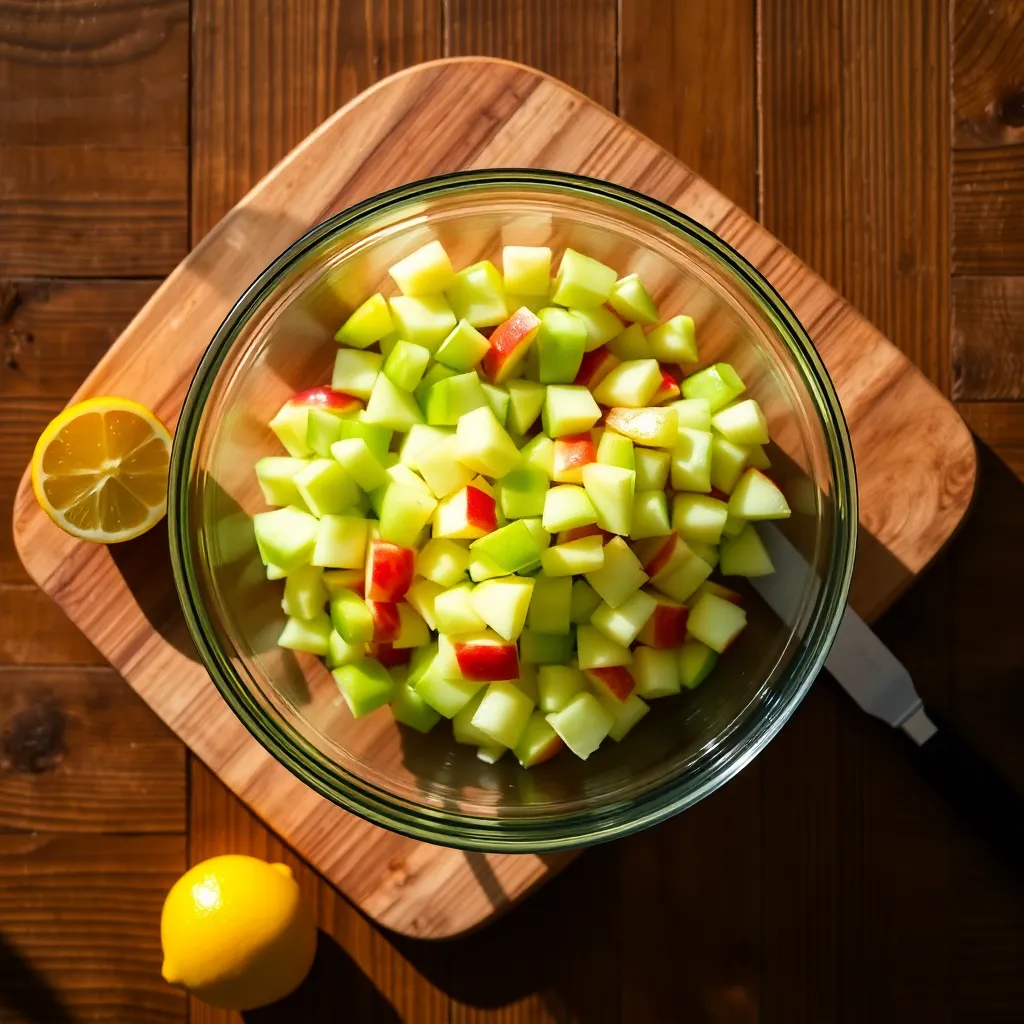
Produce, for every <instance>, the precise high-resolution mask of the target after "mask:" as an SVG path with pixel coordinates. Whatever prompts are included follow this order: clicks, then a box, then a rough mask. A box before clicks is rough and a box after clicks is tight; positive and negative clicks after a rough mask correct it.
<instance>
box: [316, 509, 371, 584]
mask: <svg viewBox="0 0 1024 1024" xmlns="http://www.w3.org/2000/svg"><path fill="white" fill-rule="evenodd" d="M360 521H361V522H365V523H366V524H367V527H369V522H368V521H367V520H360ZM367 533H369V530H367ZM364 550H365V549H364ZM365 559H366V556H365V554H364V555H363V556H362V557H360V559H359V568H358V569H325V570H324V586H325V587H326V588H327V593H328V594H329V595H330V596H331V597H334V595H335V594H336V593H337V592H338V591H339V590H352V591H354V592H355V593H357V594H358V595H359V596H360V597H362V596H363V591H364V589H365V578H364V575H363V566H364V564H365Z"/></svg>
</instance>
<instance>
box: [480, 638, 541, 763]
mask: <svg viewBox="0 0 1024 1024" xmlns="http://www.w3.org/2000/svg"><path fill="white" fill-rule="evenodd" d="M511 646H512V651H513V654H514V653H515V645H514V644H513V645H511ZM532 713H533V701H532V700H530V698H529V697H527V696H526V694H525V693H523V692H522V690H520V689H519V688H518V687H517V686H516V685H515V683H513V682H510V681H507V680H505V681H498V682H492V683H491V685H490V686H488V687H487V691H486V693H485V694H484V698H483V700H482V701H481V702H480V705H479V707H477V709H476V711H475V713H474V714H473V725H474V726H476V728H478V729H479V730H480V731H481V732H483V733H485V734H486V735H487V736H489V737H490V738H491V740H492V741H493V742H494V743H498V744H500V745H501V746H503V747H515V746H516V744H518V743H519V740H520V739H521V738H522V735H523V732H524V730H525V729H526V725H527V722H529V720H530V715H531V714H532Z"/></svg>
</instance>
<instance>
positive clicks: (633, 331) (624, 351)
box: [608, 324, 654, 362]
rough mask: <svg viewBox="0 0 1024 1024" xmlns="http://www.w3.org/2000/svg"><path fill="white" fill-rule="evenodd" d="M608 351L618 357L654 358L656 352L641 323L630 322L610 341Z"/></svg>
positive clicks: (623, 359) (628, 358)
mask: <svg viewBox="0 0 1024 1024" xmlns="http://www.w3.org/2000/svg"><path fill="white" fill-rule="evenodd" d="M608 351H609V352H611V353H612V355H614V356H615V357H616V358H617V359H621V360H622V361H623V362H626V361H628V360H630V359H653V358H654V353H653V352H652V351H651V346H650V344H649V343H648V341H647V335H646V334H644V329H643V328H642V327H641V326H640V325H639V324H630V325H629V326H628V327H627V328H626V329H625V330H624V331H622V332H621V333H620V334H617V335H616V336H615V337H614V338H612V340H611V341H609V342H608Z"/></svg>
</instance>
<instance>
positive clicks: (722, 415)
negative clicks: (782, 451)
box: [711, 398, 769, 445]
mask: <svg viewBox="0 0 1024 1024" xmlns="http://www.w3.org/2000/svg"><path fill="white" fill-rule="evenodd" d="M711 425H712V426H713V427H714V428H715V430H717V431H718V432H719V433H720V434H721V435H722V437H724V438H725V439H726V440H727V441H732V442H733V444H744V445H745V444H757V445H761V444H767V443H768V441H769V437H768V421H767V420H766V419H765V416H764V413H763V412H762V411H761V406H759V405H758V404H757V402H755V401H754V399H753V398H747V399H744V400H743V401H742V402H734V403H733V404H732V405H727V406H726V407H725V408H724V409H719V410H718V412H716V413H715V415H714V416H713V417H712V419H711Z"/></svg>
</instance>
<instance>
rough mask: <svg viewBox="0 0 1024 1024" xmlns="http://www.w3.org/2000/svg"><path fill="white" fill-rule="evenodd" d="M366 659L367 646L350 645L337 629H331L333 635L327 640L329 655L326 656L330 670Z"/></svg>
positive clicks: (326, 662) (326, 663)
mask: <svg viewBox="0 0 1024 1024" xmlns="http://www.w3.org/2000/svg"><path fill="white" fill-rule="evenodd" d="M328 621H330V620H328ZM365 657H366V644H350V643H349V642H348V641H347V640H345V639H343V638H342V636H341V634H340V633H339V632H338V631H337V630H336V629H334V628H333V627H332V628H331V634H330V636H329V637H328V638H327V653H326V654H325V655H324V664H325V665H326V666H327V667H328V668H330V669H335V668H341V666H342V665H351V664H352V663H353V662H354V661H362V660H363V658H365Z"/></svg>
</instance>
